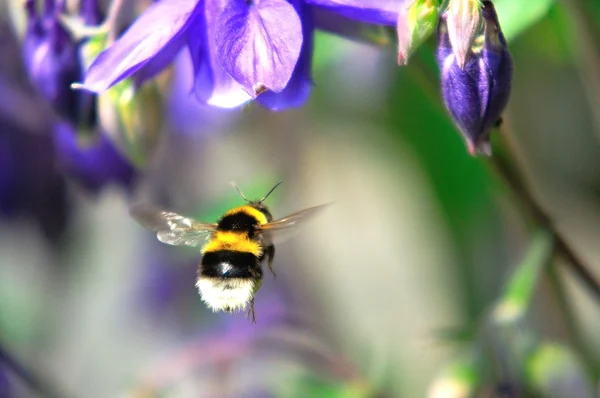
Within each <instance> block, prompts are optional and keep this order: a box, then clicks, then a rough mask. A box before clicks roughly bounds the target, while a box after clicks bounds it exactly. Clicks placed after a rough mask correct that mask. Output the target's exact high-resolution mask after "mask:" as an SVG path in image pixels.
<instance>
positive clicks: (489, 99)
mask: <svg viewBox="0 0 600 398" xmlns="http://www.w3.org/2000/svg"><path fill="white" fill-rule="evenodd" d="M482 15H483V20H484V32H483V38H482V40H483V43H482V44H481V45H480V46H477V47H475V48H471V49H470V53H469V55H468V56H467V58H466V64H465V65H464V67H461V65H460V61H459V59H458V56H457V55H456V54H455V53H454V52H453V48H452V45H451V42H450V38H449V33H448V27H447V24H446V16H445V15H443V16H442V18H441V21H440V26H439V43H438V46H439V47H438V54H437V56H438V63H439V65H440V69H441V74H442V77H441V80H442V96H443V98H444V102H445V105H446V108H447V109H448V111H449V112H450V114H451V115H452V118H453V120H454V123H456V125H457V126H458V128H459V129H460V131H461V133H462V134H463V136H464V138H465V140H466V142H467V145H468V148H469V152H470V153H471V154H473V155H475V154H477V153H484V154H490V153H491V148H490V143H489V135H490V130H491V129H492V127H494V125H496V124H497V123H498V122H499V119H500V116H501V114H502V111H503V110H504V108H505V107H506V104H507V103H508V98H509V95H510V87H511V82H512V72H513V65H512V57H511V55H510V53H509V51H508V48H507V43H506V40H505V39H504V35H503V34H502V30H501V28H500V24H499V22H498V16H497V15H496V11H495V9H494V6H493V4H492V2H490V1H484V2H483V4H482Z"/></svg>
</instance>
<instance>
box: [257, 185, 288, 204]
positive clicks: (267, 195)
mask: <svg viewBox="0 0 600 398" xmlns="http://www.w3.org/2000/svg"><path fill="white" fill-rule="evenodd" d="M282 182H283V181H279V182H278V183H277V184H275V186H274V187H273V188H271V190H270V191H269V193H268V194H266V195H265V197H264V198H262V199H261V200H260V201H259V202H258V203H262V202H264V201H265V199H267V198H268V197H269V195H270V194H271V193H272V192H273V191H274V190H275V188H277V187H278V186H279V185H281V183H282Z"/></svg>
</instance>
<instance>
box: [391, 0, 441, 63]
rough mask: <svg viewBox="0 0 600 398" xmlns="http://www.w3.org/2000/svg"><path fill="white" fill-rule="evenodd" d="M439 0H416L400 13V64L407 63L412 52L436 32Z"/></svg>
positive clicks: (398, 26) (398, 28)
mask: <svg viewBox="0 0 600 398" xmlns="http://www.w3.org/2000/svg"><path fill="white" fill-rule="evenodd" d="M439 7H440V4H439V0H414V1H412V2H411V4H410V5H409V6H408V7H406V8H403V9H401V10H400V13H399V15H398V24H397V30H398V64H399V65H406V64H407V63H408V58H409V57H410V56H411V55H412V53H413V52H414V51H415V50H416V49H417V48H418V47H419V46H420V45H421V44H422V43H423V42H424V41H425V40H426V39H427V38H428V37H429V36H430V35H431V34H432V33H433V32H434V30H435V26H436V24H437V20H438V13H439Z"/></svg>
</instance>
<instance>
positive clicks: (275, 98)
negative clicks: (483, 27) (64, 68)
mask: <svg viewBox="0 0 600 398" xmlns="http://www.w3.org/2000/svg"><path fill="white" fill-rule="evenodd" d="M400 8H401V2H400V1H397V0H289V1H288V0H254V1H246V0H171V1H159V2H156V3H154V4H152V5H151V6H150V7H148V9H147V10H146V11H145V12H144V13H143V14H142V15H141V16H140V17H139V18H138V19H137V21H136V22H135V23H134V24H133V25H132V26H131V27H130V28H129V29H128V30H127V31H126V32H125V33H124V34H123V35H122V36H121V38H120V39H119V40H117V41H116V42H115V43H114V44H113V45H112V46H110V47H109V48H107V49H106V50H105V51H104V52H103V53H102V54H100V56H99V57H98V58H97V59H96V60H95V61H94V63H93V64H92V65H91V67H90V68H89V70H88V72H87V74H86V77H85V80H84V83H83V86H82V87H83V88H84V89H86V90H89V91H92V92H96V93H100V92H103V91H104V90H106V89H108V88H109V87H111V86H112V85H114V84H115V83H117V82H119V81H121V80H123V79H125V78H127V77H130V76H131V77H133V78H134V79H135V80H136V81H137V82H138V83H141V82H143V81H144V80H146V79H148V78H150V77H153V76H155V75H156V74H157V73H158V72H160V71H161V70H162V69H164V68H165V67H166V66H167V65H168V64H169V63H171V62H172V61H173V58H174V57H175V55H176V54H178V53H179V51H180V50H181V49H183V48H187V50H188V51H189V53H190V55H191V58H192V61H193V65H194V75H195V79H194V87H193V92H194V94H195V95H196V97H197V98H198V99H199V100H200V101H202V102H205V103H207V104H211V105H215V106H219V107H225V108H232V107H236V106H239V105H241V104H243V103H245V102H247V101H249V100H250V99H253V98H256V99H257V100H258V101H259V102H260V103H261V104H262V105H264V106H266V107H268V108H270V109H273V110H281V109H285V108H287V107H293V106H298V105H301V104H302V103H304V101H305V100H306V99H307V97H308V95H309V93H310V89H311V86H312V81H311V63H312V53H313V35H314V30H315V29H316V28H319V25H320V24H323V25H325V26H326V27H327V29H328V30H332V29H333V30H334V31H335V30H338V31H339V32H345V27H344V24H343V23H342V24H331V23H330V24H328V23H327V22H328V18H327V17H325V18H315V15H314V14H315V13H316V12H319V11H324V12H330V13H331V15H332V17H331V18H335V17H336V16H342V17H343V18H346V19H348V20H358V21H361V22H365V23H372V24H382V25H389V26H393V25H395V24H396V21H397V15H398V12H399V10H400ZM323 19H324V21H323Z"/></svg>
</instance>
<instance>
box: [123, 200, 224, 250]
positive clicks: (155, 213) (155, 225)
mask: <svg viewBox="0 0 600 398" xmlns="http://www.w3.org/2000/svg"><path fill="white" fill-rule="evenodd" d="M129 214H131V216H132V217H133V218H134V219H135V220H136V221H137V222H138V223H140V225H142V226H143V227H144V228H147V229H149V230H151V231H155V232H156V237H157V238H158V240H159V241H161V242H163V243H166V244H169V245H175V246H192V247H194V246H199V245H201V244H202V243H203V242H204V240H205V238H206V236H207V235H208V234H210V233H211V232H212V231H214V230H215V228H216V226H217V224H204V223H201V222H198V221H196V220H194V219H192V218H188V217H184V216H182V215H181V214H177V213H173V212H171V211H166V210H161V209H158V208H156V207H154V206H152V205H148V204H136V205H133V206H132V207H131V208H130V209H129Z"/></svg>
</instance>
